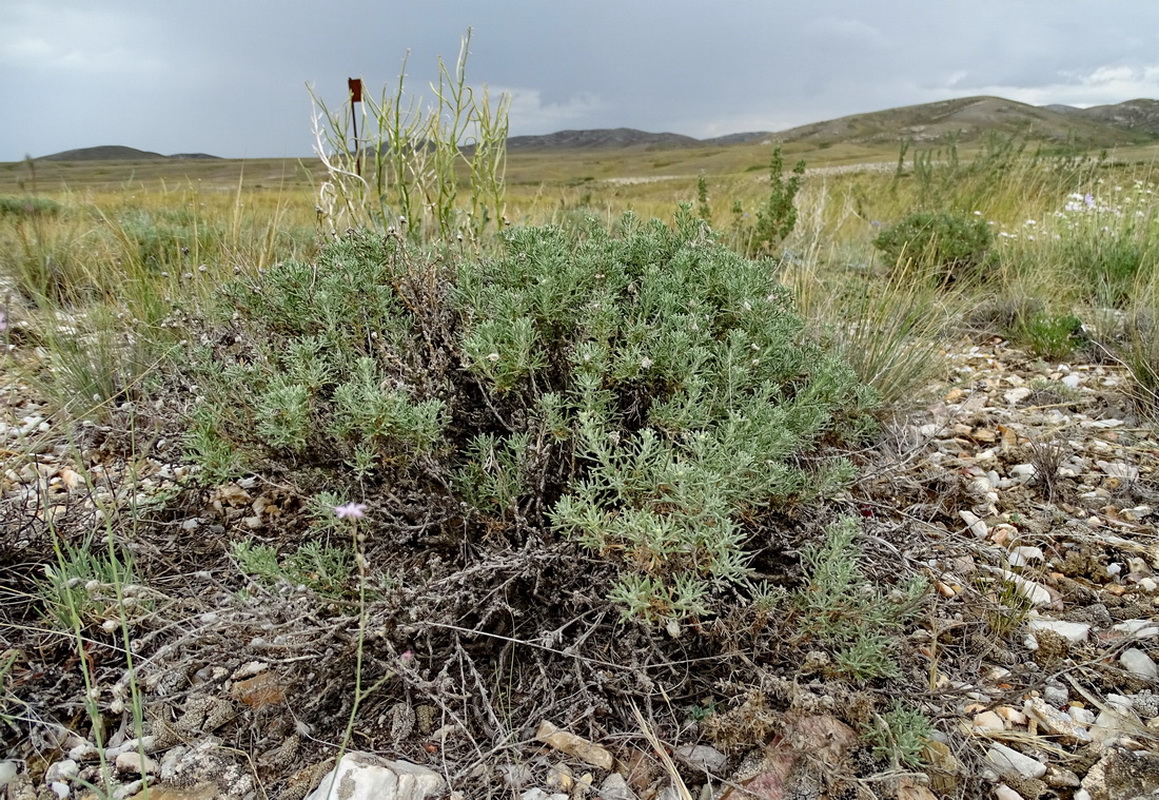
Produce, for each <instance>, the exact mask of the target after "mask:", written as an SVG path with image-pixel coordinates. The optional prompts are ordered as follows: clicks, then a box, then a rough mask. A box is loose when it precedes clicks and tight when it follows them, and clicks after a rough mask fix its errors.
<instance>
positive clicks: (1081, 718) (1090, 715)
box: [1066, 706, 1095, 728]
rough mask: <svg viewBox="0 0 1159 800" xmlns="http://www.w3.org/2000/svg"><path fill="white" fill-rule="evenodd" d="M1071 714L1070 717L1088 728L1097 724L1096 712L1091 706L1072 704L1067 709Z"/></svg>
mask: <svg viewBox="0 0 1159 800" xmlns="http://www.w3.org/2000/svg"><path fill="white" fill-rule="evenodd" d="M1066 713H1068V714H1070V718H1071V719H1073V720H1074V721H1075V722H1077V723H1078V724H1079V725H1083V726H1085V727H1087V728H1089V727H1090V726H1092V725H1094V724H1095V712H1093V711H1091V710H1090V709H1089V708H1080V707H1079V706H1071V707H1070V708H1068V709H1067V710H1066Z"/></svg>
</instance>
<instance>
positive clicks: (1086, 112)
mask: <svg viewBox="0 0 1159 800" xmlns="http://www.w3.org/2000/svg"><path fill="white" fill-rule="evenodd" d="M1080 113H1081V114H1082V115H1083V116H1085V117H1090V118H1091V119H1096V120H1098V121H1100V122H1105V123H1107V124H1110V125H1116V126H1118V127H1121V128H1127V129H1128V130H1133V131H1141V132H1143V133H1147V134H1150V135H1152V136H1159V100H1147V99H1144V98H1140V99H1138V100H1128V101H1126V102H1125V103H1117V104H1115V105H1113V106H1093V107H1091V108H1084V109H1080Z"/></svg>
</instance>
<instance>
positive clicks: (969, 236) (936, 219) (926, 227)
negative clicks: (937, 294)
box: [873, 211, 994, 283]
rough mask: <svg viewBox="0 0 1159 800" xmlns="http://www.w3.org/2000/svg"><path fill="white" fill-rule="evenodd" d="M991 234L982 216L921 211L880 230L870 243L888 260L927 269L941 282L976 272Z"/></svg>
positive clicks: (982, 262) (986, 249) (983, 262)
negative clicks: (980, 217) (978, 217)
mask: <svg viewBox="0 0 1159 800" xmlns="http://www.w3.org/2000/svg"><path fill="white" fill-rule="evenodd" d="M993 241H994V237H993V234H992V233H991V232H990V228H989V226H988V225H987V224H986V222H985V221H984V220H982V219H975V218H971V217H967V216H964V215H962V214H956V213H952V212H937V213H933V212H927V211H921V212H917V213H914V214H910V215H909V216H907V217H906V218H905V219H903V220H902V221H901V222H898V223H897V224H896V225H893V226H892V227H890V228H887V229H886V230H884V231H882V232H881V233H880V234H879V235H878V236H877V238H876V239H874V240H873V246H874V247H875V248H877V249H878V250H879V251H880V252H881V253H882V254H884V256H885V258H886V261H887V263H889V264H891V265H898V266H899V267H904V266H905V265H907V264H910V263H912V264H914V265H915V266H918V267H921V268H925V269H928V270H930V271H931V272H932V274H933V276H934V277H935V278H936V279H937V280H938V281H939V282H941V283H951V282H953V281H955V280H958V279H961V278H965V277H967V276H973V275H976V274H977V273H978V271H979V268H981V267H982V266H983V265H984V264H985V263H986V260H987V258H988V257H989V254H990V247H991V245H992V244H993Z"/></svg>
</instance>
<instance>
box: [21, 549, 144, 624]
mask: <svg viewBox="0 0 1159 800" xmlns="http://www.w3.org/2000/svg"><path fill="white" fill-rule="evenodd" d="M135 583H136V575H135V570H134V564H133V558H132V554H131V553H129V552H128V551H120V550H117V549H114V548H103V547H100V546H98V545H95V544H94V543H93V542H92V541H85V542H81V543H77V544H75V545H74V544H69V543H67V542H65V543H62V544H61V545H60V547H59V549H58V552H57V563H56V564H53V565H48V566H45V568H44V580H43V581H42V582H41V584H40V594H41V596H42V598H43V600H44V605H45V607H46V609H47V610H48V612H49V613H50V615H51V616H52V617H53V618H54V620H55V621H56V623H57V624H58V625H59V626H60V630H63V631H69V632H77V631H80V630H83V629H85V628H87V627H88V626H90V625H96V624H99V623H102V622H107V621H109V620H122V619H124V618H125V617H126V615H127V614H128V613H129V611H128V610H127V606H126V604H125V603H124V602H123V600H122V598H121V597H120V595H119V592H118V588H117V587H118V586H120V587H122V591H123V588H124V587H125V586H127V585H134V584H135Z"/></svg>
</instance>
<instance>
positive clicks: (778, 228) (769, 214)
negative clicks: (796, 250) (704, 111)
mask: <svg viewBox="0 0 1159 800" xmlns="http://www.w3.org/2000/svg"><path fill="white" fill-rule="evenodd" d="M804 176H805V162H804V161H803V160H801V161H798V162H797V163H796V164H795V165H793V169H792V170H791V171H790V173H789V176H788V177H786V176H785V160H784V156H783V155H782V153H781V146H780V145H779V144H778V145H776V146H775V147H774V148H773V155H772V157H771V158H770V160H769V194H768V196H767V197H766V198H765V201H764V203H763V204H762V205H761V206H760V208H758V209H757V212H756V221H755V222H753V223H748V222H747V221H746V218H747V217H748V214H745V213H744V208H743V206H742V205H741V203H740V201H739V200H736V201H734V202H733V206H732V215H733V225H732V237H733V239H734V246H735V247H736V248H737V249H738V250H739V251H740V252H741V253H744V254H745V255H747V256H751V257H756V256H770V255H775V254H776V252H775V251H776V248H777V247H778V246H779V245H780V244H781V242H783V241H784V240H785V239H786V238H787V237H788V236H789V234H790V233H792V232H793V228H795V227H796V226H797V206H796V198H797V192H798V191H800V189H801V181H802V179H803V178H804ZM702 198H703V199H702V201H701V202H702V205H703V206H704V207H705V208H707V186H703V189H702Z"/></svg>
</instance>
